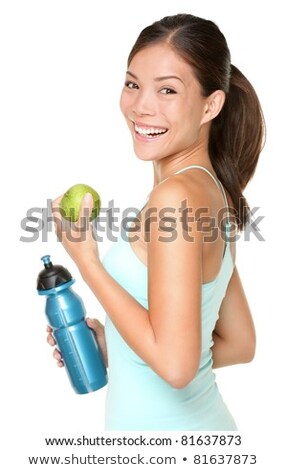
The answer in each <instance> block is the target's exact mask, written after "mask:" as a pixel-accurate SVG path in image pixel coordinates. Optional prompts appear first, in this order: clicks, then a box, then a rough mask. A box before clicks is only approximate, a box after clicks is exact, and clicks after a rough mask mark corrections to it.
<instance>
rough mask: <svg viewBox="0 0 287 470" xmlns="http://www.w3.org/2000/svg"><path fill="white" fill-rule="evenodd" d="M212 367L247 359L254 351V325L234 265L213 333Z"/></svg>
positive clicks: (252, 355) (248, 360)
mask: <svg viewBox="0 0 287 470" xmlns="http://www.w3.org/2000/svg"><path fill="white" fill-rule="evenodd" d="M213 340H214V346H213V348H212V352H213V367H214V368H218V367H224V366H229V365H232V364H240V363H245V362H250V361H251V360H252V359H253V357H254V354H255V344H256V336H255V328H254V324H253V320H252V315H251V311H250V308H249V305H248V302H247V299H246V295H245V292H244V289H243V286H242V283H241V280H240V277H239V274H238V270H237V268H236V266H235V268H234V271H233V275H232V277H231V279H230V282H229V285H228V288H227V291H226V295H225V297H224V299H223V301H222V304H221V307H220V311H219V319H218V321H217V323H216V326H215V330H214V334H213Z"/></svg>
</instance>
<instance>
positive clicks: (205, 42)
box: [128, 14, 265, 231]
mask: <svg viewBox="0 0 287 470" xmlns="http://www.w3.org/2000/svg"><path fill="white" fill-rule="evenodd" d="M162 42H164V43H167V44H169V45H170V46H171V47H172V48H173V49H174V50H175V51H176V52H177V53H178V55H179V56H181V57H182V58H183V59H184V60H185V61H186V62H187V63H188V64H189V65H191V67H192V69H193V71H194V73H195V74H196V77H197V79H198V81H199V83H200V85H201V89H202V94H203V96H209V95H210V94H211V93H213V92H214V91H216V90H223V91H224V92H225V94H226V99H225V103H224V105H223V108H222V110H221V112H220V113H219V115H218V116H217V117H216V118H215V119H213V121H212V123H211V127H210V134H209V142H208V146H209V157H210V160H211V163H212V166H213V168H214V170H215V172H216V174H217V177H218V179H219V180H220V181H221V183H222V184H223V186H224V187H225V188H226V189H227V191H228V192H229V194H230V196H231V198H232V201H233V204H234V208H235V214H234V215H235V219H236V223H237V226H238V230H239V231H241V230H243V229H244V227H245V225H246V224H247V223H248V222H249V221H250V208H249V205H248V203H247V201H246V199H245V197H244V196H243V194H242V192H243V190H244V188H245V187H246V185H247V183H248V182H249V180H250V179H251V177H252V176H253V174H254V172H255V169H256V166H257V162H258V158H259V154H260V152H261V150H262V147H263V144H264V136H265V125H264V118H263V114H262V110H261V106H260V103H259V100H258V97H257V95H256V93H255V90H254V88H253V87H252V85H251V84H250V82H249V81H248V80H247V79H246V77H245V76H244V75H243V74H242V73H241V72H240V71H239V70H238V69H237V68H236V67H235V66H234V65H232V64H231V59H230V51H229V48H228V45H227V43H226V39H225V37H224V35H223V34H222V33H221V31H220V30H219V28H218V27H217V25H216V24H215V23H213V22H212V21H209V20H205V19H202V18H198V17H196V16H193V15H190V14H178V15H174V16H166V17H164V18H162V19H161V20H159V21H156V22H154V23H152V24H151V25H150V26H147V27H146V28H145V29H143V31H142V32H141V33H140V35H139V37H138V38H137V40H136V42H135V44H134V46H133V48H132V50H131V52H130V54H129V57H128V66H129V64H130V62H131V60H132V59H133V57H134V56H135V54H137V52H139V51H140V50H141V49H143V48H145V47H148V46H151V45H154V44H157V43H162Z"/></svg>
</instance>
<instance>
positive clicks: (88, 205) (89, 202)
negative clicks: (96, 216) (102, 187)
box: [75, 193, 94, 227]
mask: <svg viewBox="0 0 287 470" xmlns="http://www.w3.org/2000/svg"><path fill="white" fill-rule="evenodd" d="M93 207H94V200H93V196H92V195H91V194H90V193H86V194H85V195H84V197H83V199H82V201H81V208H80V213H79V218H78V220H77V222H76V223H75V224H76V226H78V227H79V226H81V225H82V224H83V223H84V224H85V226H86V221H89V220H90V217H91V215H92V210H93Z"/></svg>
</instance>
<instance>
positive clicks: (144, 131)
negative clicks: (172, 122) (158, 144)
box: [135, 124, 167, 135]
mask: <svg viewBox="0 0 287 470" xmlns="http://www.w3.org/2000/svg"><path fill="white" fill-rule="evenodd" d="M135 130H136V132H138V133H139V134H141V135H147V134H163V133H164V132H166V131H167V129H164V128H162V129H155V128H153V127H150V128H149V129H147V128H143V127H139V126H137V125H136V124H135Z"/></svg>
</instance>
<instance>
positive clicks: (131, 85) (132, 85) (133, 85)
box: [125, 80, 138, 90]
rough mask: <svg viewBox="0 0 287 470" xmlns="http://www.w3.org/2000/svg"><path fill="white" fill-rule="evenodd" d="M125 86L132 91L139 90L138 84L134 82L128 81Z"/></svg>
mask: <svg viewBox="0 0 287 470" xmlns="http://www.w3.org/2000/svg"><path fill="white" fill-rule="evenodd" d="M125 86H126V87H127V88H129V89H130V90H132V89H137V88H138V86H137V84H136V83H134V82H131V81H130V80H127V81H126V82H125Z"/></svg>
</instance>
